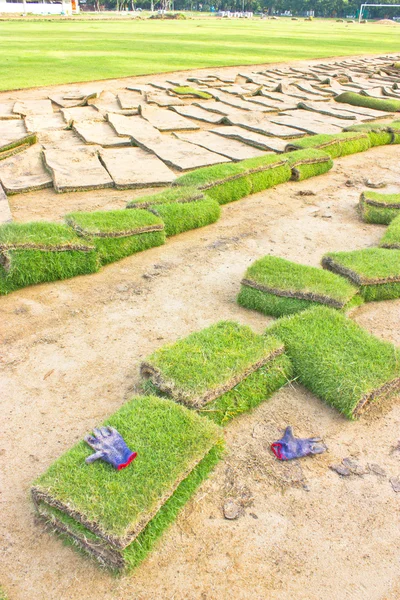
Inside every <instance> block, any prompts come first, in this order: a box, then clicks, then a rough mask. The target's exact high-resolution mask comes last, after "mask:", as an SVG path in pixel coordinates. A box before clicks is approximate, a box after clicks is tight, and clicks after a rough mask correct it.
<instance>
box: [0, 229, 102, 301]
mask: <svg viewBox="0 0 400 600" xmlns="http://www.w3.org/2000/svg"><path fill="white" fill-rule="evenodd" d="M99 266H100V263H99V258H98V255H97V253H96V250H95V247H94V245H93V244H92V243H91V242H89V241H87V240H82V238H80V237H78V236H77V235H76V234H75V233H74V232H73V231H72V229H70V228H69V227H67V226H65V225H59V224H57V223H46V222H37V223H35V222H33V223H6V224H5V225H2V226H0V294H8V293H9V292H12V291H14V290H17V289H19V288H23V287H26V286H28V285H32V284H35V283H43V282H46V281H56V280H57V279H67V278H69V277H75V276H76V275H84V274H87V273H95V272H96V271H98V269H99Z"/></svg>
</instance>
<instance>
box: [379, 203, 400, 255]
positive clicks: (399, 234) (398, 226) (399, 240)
mask: <svg viewBox="0 0 400 600" xmlns="http://www.w3.org/2000/svg"><path fill="white" fill-rule="evenodd" d="M398 213H399V214H398V216H397V217H396V218H395V219H393V221H392V222H391V223H390V225H389V227H388V228H387V229H386V232H385V234H384V236H383V237H382V239H381V241H380V242H379V246H380V247H381V248H394V249H398V250H400V210H399V211H398Z"/></svg>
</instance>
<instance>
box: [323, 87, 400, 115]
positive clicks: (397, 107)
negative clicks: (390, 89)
mask: <svg viewBox="0 0 400 600" xmlns="http://www.w3.org/2000/svg"><path fill="white" fill-rule="evenodd" d="M335 101H336V102H344V103H345V104H351V105H353V106H363V107H365V108H372V109H373V110H382V111H384V112H391V113H393V112H398V111H400V100H397V99H396V98H391V99H390V100H389V99H388V100H385V99H382V98H372V97H371V96H362V95H361V94H357V92H343V94H339V95H338V96H335Z"/></svg>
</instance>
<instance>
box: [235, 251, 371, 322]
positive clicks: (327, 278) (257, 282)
mask: <svg viewBox="0 0 400 600" xmlns="http://www.w3.org/2000/svg"><path fill="white" fill-rule="evenodd" d="M237 300H238V303H239V304H240V305H241V306H243V307H245V308H250V309H253V310H258V311H260V312H262V313H263V314H266V315H271V316H273V317H281V316H284V315H290V314H292V313H296V312H299V311H302V310H306V309H308V308H310V307H311V306H315V305H316V304H326V305H328V306H331V307H333V308H336V309H339V310H348V309H349V308H353V307H354V306H358V305H359V304H361V303H362V298H361V297H360V296H359V295H358V288H357V287H356V286H355V285H353V284H351V283H349V282H348V281H346V280H345V279H343V277H340V276H339V275H336V274H334V273H330V272H327V271H324V270H323V269H318V268H316V267H309V266H306V265H300V264H297V263H294V262H291V261H288V260H285V259H283V258H279V257H276V256H264V257H263V258H260V259H259V260H257V261H255V262H254V263H253V264H252V265H251V266H250V267H249V268H248V269H247V271H246V274H245V276H244V279H243V280H242V287H241V290H240V293H239V296H238V299H237Z"/></svg>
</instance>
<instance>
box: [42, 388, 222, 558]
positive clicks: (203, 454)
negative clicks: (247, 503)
mask: <svg viewBox="0 0 400 600" xmlns="http://www.w3.org/2000/svg"><path fill="white" fill-rule="evenodd" d="M104 425H108V426H111V427H115V428H116V429H117V430H118V431H119V433H120V434H121V435H122V437H123V438H124V440H125V441H126V443H127V445H128V446H129V447H130V448H131V449H134V450H135V451H136V452H137V453H138V455H137V458H136V459H135V461H134V462H133V463H132V464H131V465H129V467H127V468H126V469H123V470H121V471H116V470H115V469H114V468H113V467H112V466H110V465H109V464H107V463H105V462H103V461H101V460H99V461H96V462H95V463H93V464H91V465H87V464H85V459H86V458H87V457H88V456H89V455H90V454H91V449H90V448H89V447H88V445H87V444H86V443H85V442H83V441H82V442H79V443H78V444H77V445H76V446H74V447H73V448H72V449H71V450H69V451H68V452H66V453H65V454H64V455H63V456H61V458H59V459H58V460H57V461H56V462H55V463H53V465H52V466H51V467H50V468H49V469H48V470H47V472H46V473H44V475H42V476H41V477H40V478H39V479H38V480H37V481H36V482H34V485H33V487H32V497H33V499H34V502H35V505H36V507H37V510H38V512H39V514H40V515H41V516H43V517H44V518H45V519H46V520H48V521H50V523H51V525H52V526H53V527H54V528H55V529H56V530H59V531H60V532H61V533H63V534H66V535H67V536H68V537H70V538H71V539H72V541H73V542H74V543H77V544H78V546H80V547H81V548H83V549H85V550H86V551H87V552H89V553H90V554H92V555H93V556H94V557H96V558H97V559H98V560H99V561H100V562H101V563H102V564H105V565H107V566H110V567H111V568H114V569H118V570H121V569H130V568H132V567H135V566H136V565H137V564H139V562H140V561H141V560H143V558H145V556H146V555H147V554H148V552H149V551H150V550H151V548H152V547H153V546H154V543H155V541H156V540H157V539H158V538H159V537H160V536H161V534H162V532H163V531H164V530H165V529H166V528H167V527H168V526H169V525H170V523H172V522H173V521H174V520H175V518H176V516H177V514H178V511H179V509H180V508H181V507H182V506H183V505H184V504H185V503H186V502H187V500H188V499H189V498H190V497H191V496H192V495H193V493H194V491H195V490H196V488H197V487H198V485H199V484H200V483H201V482H202V481H203V480H204V479H205V478H206V477H207V475H208V473H209V472H210V470H211V469H212V468H213V466H214V465H215V464H216V462H217V461H218V458H219V456H220V452H221V449H222V436H221V430H220V429H219V428H218V427H217V426H216V425H215V424H214V423H211V422H210V421H208V420H206V419H201V418H200V417H199V416H198V415H197V414H196V413H195V412H193V411H189V410H187V409H186V408H184V407H182V406H179V405H177V404H176V403H175V402H171V401H169V400H165V399H161V398H155V397H151V396H142V397H136V398H133V399H132V400H131V401H130V402H128V403H126V404H125V405H124V406H123V407H122V408H121V409H120V410H118V411H117V412H116V413H115V414H114V415H113V416H112V417H110V418H109V419H108V420H107V421H106V423H105V424H104Z"/></svg>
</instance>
